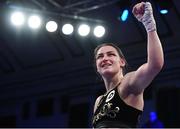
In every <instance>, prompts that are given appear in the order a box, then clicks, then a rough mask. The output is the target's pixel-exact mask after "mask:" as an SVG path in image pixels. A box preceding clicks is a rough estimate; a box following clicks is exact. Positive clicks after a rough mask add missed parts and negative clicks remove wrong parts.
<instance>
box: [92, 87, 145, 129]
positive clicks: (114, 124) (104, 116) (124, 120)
mask: <svg viewBox="0 0 180 129" xmlns="http://www.w3.org/2000/svg"><path fill="white" fill-rule="evenodd" d="M141 113H142V111H141V110H138V109H136V108H134V107H132V106H129V105H127V104H126V103H125V102H124V101H123V100H122V99H121V98H120V96H119V94H118V91H117V87H115V88H114V89H112V90H111V91H110V92H108V94H106V95H103V97H102V98H101V100H100V102H99V104H98V105H97V109H96V111H95V113H94V115H93V127H94V128H134V127H136V126H137V123H138V121H139V117H140V115H141Z"/></svg>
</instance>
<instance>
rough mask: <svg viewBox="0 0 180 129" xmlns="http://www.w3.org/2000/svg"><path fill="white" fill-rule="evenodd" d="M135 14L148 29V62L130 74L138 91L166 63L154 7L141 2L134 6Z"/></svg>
mask: <svg viewBox="0 0 180 129" xmlns="http://www.w3.org/2000/svg"><path fill="white" fill-rule="evenodd" d="M133 14H134V16H135V17H136V18H137V19H138V20H139V21H140V22H142V23H143V25H144V27H145V29H146V31H147V38H148V39H147V62H146V63H145V64H143V65H142V66H140V67H139V68H138V69H137V70H136V71H135V72H132V73H131V74H130V81H129V85H130V86H131V85H132V86H134V87H135V88H134V89H135V91H136V92H138V93H139V92H142V91H143V90H144V89H145V88H146V87H147V86H148V85H149V84H150V83H151V81H152V80H153V79H154V77H155V76H156V75H157V74H158V73H159V72H160V70H161V69H162V67H163V64H164V55H163V49H162V45H161V41H160V39H159V36H158V34H157V31H156V23H155V20H154V17H153V12H152V7H151V4H150V3H149V2H146V3H144V2H141V3H139V4H137V5H135V6H134V8H133Z"/></svg>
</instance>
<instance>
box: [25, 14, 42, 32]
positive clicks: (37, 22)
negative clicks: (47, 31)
mask: <svg viewBox="0 0 180 129" xmlns="http://www.w3.org/2000/svg"><path fill="white" fill-rule="evenodd" d="M28 25H29V27H30V28H32V29H38V28H39V27H40V26H41V19H40V17H39V16H37V15H32V16H30V17H29V19H28Z"/></svg>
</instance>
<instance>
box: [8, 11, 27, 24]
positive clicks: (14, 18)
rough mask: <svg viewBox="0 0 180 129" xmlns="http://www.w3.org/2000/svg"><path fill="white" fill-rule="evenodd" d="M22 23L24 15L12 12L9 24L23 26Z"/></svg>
mask: <svg viewBox="0 0 180 129" xmlns="http://www.w3.org/2000/svg"><path fill="white" fill-rule="evenodd" d="M24 21H25V17H24V14H23V13H22V12H14V13H13V14H12V15H11V22H12V24H13V25H15V26H21V25H23V24H24Z"/></svg>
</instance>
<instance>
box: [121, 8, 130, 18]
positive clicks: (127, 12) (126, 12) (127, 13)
mask: <svg viewBox="0 0 180 129" xmlns="http://www.w3.org/2000/svg"><path fill="white" fill-rule="evenodd" d="M128 15H129V11H128V10H127V9H125V10H124V11H123V13H122V15H121V20H122V21H126V20H127V18H128Z"/></svg>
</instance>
